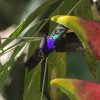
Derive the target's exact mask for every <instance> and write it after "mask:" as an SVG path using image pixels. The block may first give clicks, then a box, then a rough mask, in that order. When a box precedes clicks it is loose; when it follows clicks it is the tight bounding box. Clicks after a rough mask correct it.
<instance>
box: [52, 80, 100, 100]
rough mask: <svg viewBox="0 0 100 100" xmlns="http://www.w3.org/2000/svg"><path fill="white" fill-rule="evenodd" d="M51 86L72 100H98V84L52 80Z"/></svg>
mask: <svg viewBox="0 0 100 100" xmlns="http://www.w3.org/2000/svg"><path fill="white" fill-rule="evenodd" d="M51 85H53V86H56V87H57V88H59V89H61V90H62V91H63V92H65V93H66V94H67V95H68V96H69V97H71V99H72V100H100V84H96V83H94V82H88V81H83V80H78V79H54V80H52V81H51Z"/></svg>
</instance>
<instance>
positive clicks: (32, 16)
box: [2, 0, 54, 47]
mask: <svg viewBox="0 0 100 100" xmlns="http://www.w3.org/2000/svg"><path fill="white" fill-rule="evenodd" d="M53 2H54V0H47V1H46V2H45V3H43V4H42V5H41V6H39V7H38V8H37V9H36V10H35V11H33V12H32V13H31V14H30V15H29V16H28V17H27V18H26V19H25V20H24V21H23V22H22V23H21V24H20V25H19V26H18V27H17V28H16V30H15V31H14V32H13V33H12V34H11V35H10V36H9V38H10V37H17V36H18V35H19V34H21V32H22V31H23V30H24V29H25V28H26V27H27V26H28V25H29V24H30V23H31V22H32V21H34V20H35V19H36V18H37V17H38V16H39V14H40V13H41V12H43V11H44V9H46V8H47V7H48V6H49V5H51V4H52V3H53ZM9 38H8V39H7V40H6V41H5V42H4V43H3V44H2V46H3V47H5V46H7V45H8V44H9V43H10V42H12V41H13V39H9Z"/></svg>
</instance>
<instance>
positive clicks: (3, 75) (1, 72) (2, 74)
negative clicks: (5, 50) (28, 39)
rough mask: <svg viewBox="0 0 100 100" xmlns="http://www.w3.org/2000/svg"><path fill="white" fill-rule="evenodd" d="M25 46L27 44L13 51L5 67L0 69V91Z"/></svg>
mask: <svg viewBox="0 0 100 100" xmlns="http://www.w3.org/2000/svg"><path fill="white" fill-rule="evenodd" d="M26 45H27V44H26V43H25V44H23V45H22V46H19V47H17V48H16V49H15V50H14V52H13V54H12V56H11V58H10V60H9V61H8V62H7V63H6V64H5V65H3V66H2V67H0V80H1V81H0V91H1V89H2V87H3V86H4V84H5V83H6V81H7V78H8V76H9V74H10V72H11V69H12V67H13V65H14V63H15V61H17V59H18V58H19V57H20V55H21V54H22V52H23V50H24V48H25V47H26Z"/></svg>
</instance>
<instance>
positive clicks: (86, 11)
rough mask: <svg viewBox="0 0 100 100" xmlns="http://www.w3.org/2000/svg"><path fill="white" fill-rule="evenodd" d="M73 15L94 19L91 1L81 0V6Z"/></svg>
mask: <svg viewBox="0 0 100 100" xmlns="http://www.w3.org/2000/svg"><path fill="white" fill-rule="evenodd" d="M73 15H74V16H79V17H82V18H87V19H93V15H92V10H91V4H90V0H81V2H80V4H79V5H78V6H77V7H76V8H75V10H74V12H73Z"/></svg>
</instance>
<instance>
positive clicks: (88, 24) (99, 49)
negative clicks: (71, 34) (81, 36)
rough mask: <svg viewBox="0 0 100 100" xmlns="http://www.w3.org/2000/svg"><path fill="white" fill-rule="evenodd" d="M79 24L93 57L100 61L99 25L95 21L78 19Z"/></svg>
mask: <svg viewBox="0 0 100 100" xmlns="http://www.w3.org/2000/svg"><path fill="white" fill-rule="evenodd" d="M79 24H80V25H81V26H82V28H83V30H84V31H85V34H86V36H87V39H88V43H89V45H90V48H91V49H92V51H93V53H94V55H95V56H96V57H97V58H99V59H100V23H99V22H96V21H90V20H83V19H80V20H79Z"/></svg>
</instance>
